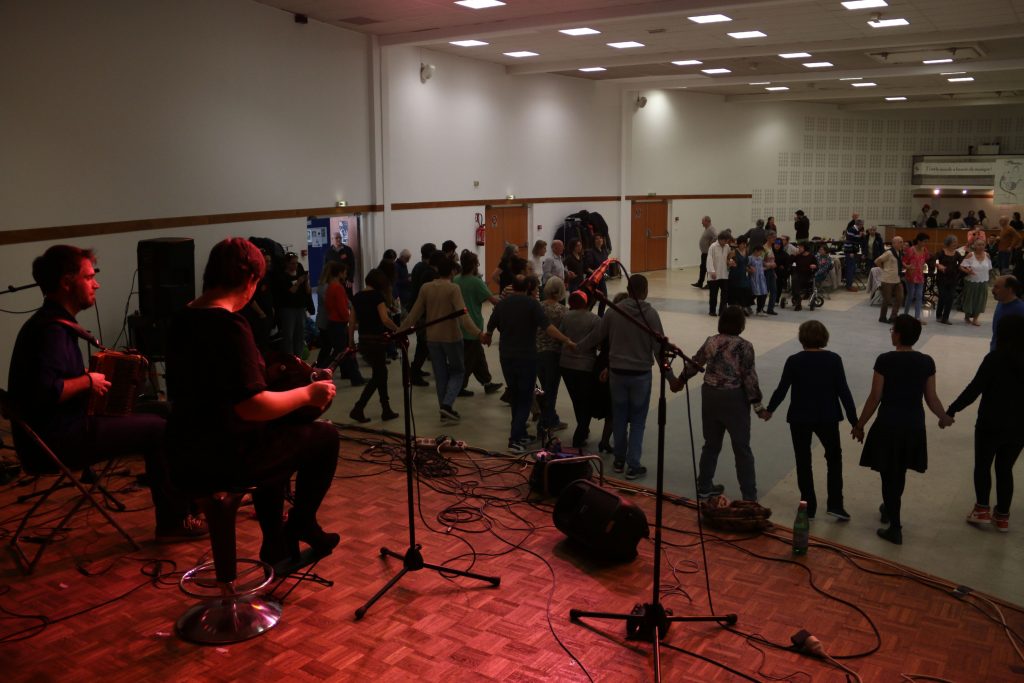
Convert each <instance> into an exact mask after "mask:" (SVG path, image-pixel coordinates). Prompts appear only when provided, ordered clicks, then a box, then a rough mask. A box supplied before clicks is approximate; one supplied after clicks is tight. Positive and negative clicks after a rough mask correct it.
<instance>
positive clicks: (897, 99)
mask: <svg viewBox="0 0 1024 683" xmlns="http://www.w3.org/2000/svg"><path fill="white" fill-rule="evenodd" d="M885 101H886V102H906V101H907V98H906V97H886V98H885Z"/></svg>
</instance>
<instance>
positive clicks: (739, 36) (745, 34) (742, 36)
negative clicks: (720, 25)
mask: <svg viewBox="0 0 1024 683" xmlns="http://www.w3.org/2000/svg"><path fill="white" fill-rule="evenodd" d="M729 37H730V38H735V39H736V40H746V39H747V38H767V37H768V34H767V33H762V32H761V31H737V32H736V33H730V34H729Z"/></svg>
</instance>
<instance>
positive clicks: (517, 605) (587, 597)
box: [0, 431, 1024, 683]
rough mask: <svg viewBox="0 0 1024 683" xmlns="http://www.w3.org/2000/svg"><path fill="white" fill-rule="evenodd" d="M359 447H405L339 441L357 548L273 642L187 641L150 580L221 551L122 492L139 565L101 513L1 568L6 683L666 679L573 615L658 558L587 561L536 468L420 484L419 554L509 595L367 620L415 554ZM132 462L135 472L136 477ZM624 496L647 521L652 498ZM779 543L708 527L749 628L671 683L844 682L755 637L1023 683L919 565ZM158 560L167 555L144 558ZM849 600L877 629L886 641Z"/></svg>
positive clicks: (393, 466) (460, 466)
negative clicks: (491, 580) (21, 566)
mask: <svg viewBox="0 0 1024 683" xmlns="http://www.w3.org/2000/svg"><path fill="white" fill-rule="evenodd" d="M345 434H346V435H347V436H348V437H355V438H359V439H364V440H365V439H368V440H370V441H374V440H375V441H377V442H378V443H380V442H382V441H386V443H387V444H388V445H389V446H391V447H392V448H393V450H392V451H386V450H385V451H381V450H378V451H375V452H372V453H365V452H364V451H365V449H366V448H367V447H368V446H367V444H366V443H361V442H357V441H354V440H351V439H348V438H346V439H344V440H343V441H342V460H341V464H340V466H339V468H338V479H337V481H335V483H334V485H333V488H332V490H331V492H330V494H329V495H328V499H327V501H326V502H325V505H324V507H323V509H322V511H321V521H322V522H323V523H324V526H325V527H326V528H328V529H332V530H337V531H339V532H340V533H341V534H342V543H341V546H340V547H339V548H338V549H337V550H336V551H335V553H334V554H333V555H331V556H330V557H328V558H326V559H325V560H323V561H322V562H321V563H320V564H319V565H318V567H317V568H316V569H317V571H318V572H319V573H320V574H321V575H322V576H323V577H324V578H327V579H330V580H332V581H334V585H333V587H326V586H323V585H318V584H315V583H311V582H303V583H300V584H298V585H297V586H295V588H294V590H293V591H292V592H291V593H290V595H289V596H288V598H287V600H286V603H285V607H284V617H283V620H282V622H281V624H280V625H279V626H278V627H277V628H276V629H274V630H272V631H270V632H269V633H267V634H265V635H264V636H262V637H259V638H256V639H254V640H251V641H248V642H245V643H241V644H237V645H232V646H228V647H222V648H214V647H199V646H195V645H190V644H188V643H185V642H182V641H181V640H179V639H178V638H177V637H175V635H174V632H173V627H174V621H175V619H176V618H177V617H178V616H179V615H180V614H181V613H182V612H184V611H185V609H186V608H187V607H189V606H190V605H191V604H192V599H190V598H188V597H186V596H185V595H183V594H182V593H180V592H179V590H178V588H177V585H176V577H175V576H174V575H170V576H166V577H164V578H163V579H160V580H157V579H154V578H151V577H150V576H148V575H147V574H146V573H145V572H148V573H150V574H152V573H153V572H154V571H156V572H158V573H161V574H163V573H170V572H172V571H174V570H175V569H176V570H177V571H181V570H183V569H186V568H188V567H190V566H192V565H194V564H196V563H198V562H199V561H200V560H202V559H204V558H205V557H206V555H207V552H208V544H207V542H206V541H202V542H194V543H191V544H184V545H175V546H159V545H156V544H155V543H153V542H152V541H151V540H150V539H151V537H152V512H151V510H150V509H149V508H148V504H149V497H148V493H147V492H146V491H145V490H128V491H125V492H123V493H121V494H119V495H120V496H121V497H122V499H123V500H125V502H127V503H128V505H129V508H130V509H131V510H133V511H130V512H126V513H122V514H120V515H119V519H122V520H124V522H125V525H126V527H127V528H128V529H129V531H131V532H132V533H133V534H134V535H135V536H136V538H138V539H139V540H142V541H144V543H143V545H144V547H143V550H142V551H140V552H135V553H127V551H128V550H129V548H128V547H127V546H126V545H125V544H124V543H123V541H119V538H118V537H117V536H116V535H115V534H113V533H111V530H110V529H109V528H108V527H104V526H102V525H100V524H99V515H98V514H96V513H95V512H93V513H91V514H88V515H81V516H79V517H78V518H77V520H76V521H75V522H74V526H75V527H76V528H75V529H73V530H72V531H71V533H70V534H69V536H68V537H67V538H66V539H64V540H62V541H61V542H59V543H56V544H55V545H53V546H52V547H50V548H49V549H48V550H47V552H46V553H45V555H44V557H43V560H42V562H41V564H40V566H39V567H38V569H37V571H36V573H35V574H34V575H33V576H31V577H27V578H26V577H23V576H22V575H21V574H20V573H19V572H18V571H17V569H16V568H15V566H14V562H13V560H12V559H11V557H10V556H9V555H8V554H6V553H4V554H3V557H2V558H0V608H2V614H0V662H2V665H0V670H2V679H3V680H4V681H8V682H12V681H50V680H53V681H57V680H59V681H95V680H104V681H109V682H111V683H115V682H118V681H125V682H128V681H131V682H136V681H191V680H202V681H228V680H276V681H285V680H286V681H356V680H361V681H407V680H422V681H492V680H498V681H519V682H526V681H585V680H587V678H588V674H589V676H590V677H591V678H592V679H593V680H595V681H644V680H652V675H651V668H652V654H651V652H652V649H651V645H650V644H649V643H636V642H626V641H625V638H624V635H625V630H624V626H623V624H621V623H619V622H614V623H613V622H598V621H592V622H590V626H589V627H584V626H581V625H577V624H572V623H570V621H569V618H568V615H569V610H570V609H572V608H579V609H597V610H606V611H615V612H623V611H625V612H628V611H629V610H631V609H632V607H633V605H634V603H637V602H646V601H649V600H650V594H651V581H652V576H651V560H652V557H653V544H652V543H651V542H650V541H643V542H641V546H640V556H639V558H637V559H636V560H635V561H633V562H631V563H627V564H605V563H599V562H595V561H592V560H588V559H586V558H585V557H584V556H583V555H581V554H580V553H579V551H578V550H577V549H576V548H574V547H573V546H572V545H570V544H568V543H567V542H566V541H565V539H564V536H563V535H562V533H561V532H559V531H558V530H557V529H556V528H555V527H554V526H553V525H552V522H551V506H550V504H532V503H528V502H526V498H527V484H526V477H527V476H528V475H529V469H528V467H526V466H524V464H523V461H521V460H514V459H509V458H505V457H486V456H483V455H481V454H477V453H472V452H470V453H452V454H449V457H448V458H446V459H445V460H441V459H431V460H428V461H425V462H424V464H423V470H424V475H425V476H424V477H423V478H422V480H421V483H420V485H419V487H418V491H419V493H420V500H419V506H418V511H419V514H418V520H417V521H418V525H419V530H420V533H419V538H418V540H419V541H420V542H421V543H422V544H423V546H424V548H423V552H424V555H425V558H426V560H427V561H428V562H435V563H439V564H440V563H449V564H450V565H451V566H453V567H457V568H467V567H469V566H470V565H471V564H472V567H473V569H474V570H475V571H478V572H480V573H483V574H492V575H497V576H500V577H501V585H500V587H497V588H493V587H490V586H489V585H487V584H482V583H478V582H475V581H470V580H465V579H458V580H449V579H446V578H444V577H441V576H439V575H438V574H436V573H434V572H431V571H420V572H414V573H410V574H409V575H407V576H406V577H405V578H403V579H402V581H401V582H400V583H399V584H398V585H397V586H396V587H395V588H393V589H392V590H391V591H390V592H389V593H388V594H387V595H385V596H384V597H383V598H382V599H381V600H380V602H378V603H377V604H376V605H375V606H374V607H373V608H372V609H371V610H370V611H369V613H368V614H367V615H366V617H365V618H364V619H363V620H362V621H359V622H356V621H355V620H354V618H353V614H354V611H355V609H356V608H357V607H358V606H359V605H360V604H362V603H363V602H364V601H365V600H366V599H367V598H368V597H369V596H370V595H372V594H373V593H374V592H375V591H376V590H377V589H378V588H379V587H381V586H382V585H383V584H384V582H385V581H386V580H387V579H388V578H390V577H391V576H392V575H393V574H394V572H395V571H397V569H398V567H399V563H398V562H396V561H394V560H387V561H386V560H383V559H381V557H380V555H379V549H380V548H381V547H382V546H388V547H390V548H393V549H396V550H398V551H400V552H403V551H404V550H405V548H406V545H407V543H408V533H407V530H406V529H407V527H406V504H405V477H404V473H403V471H402V469H401V465H400V461H399V460H397V456H398V455H399V453H398V449H397V445H398V444H397V443H396V442H395V441H393V440H388V439H384V438H382V437H376V436H372V435H368V434H365V433H356V432H351V431H350V432H346V433H345ZM130 465H131V467H132V469H133V470H135V471H139V470H141V463H138V462H132V463H130ZM426 475H429V476H426ZM131 481H132V480H131V479H127V478H116V479H113V480H112V481H111V485H112V486H113V487H114V488H124V487H128V488H131V487H130V486H129V485H130V483H131ZM27 490H30V489H26V488H24V487H16V486H14V485H12V484H7V485H4V486H3V487H0V520H2V522H0V528H2V529H3V530H7V534H9V531H10V530H12V529H13V528H14V522H13V521H12V520H14V519H16V515H17V513H19V511H21V510H23V509H24V506H23V505H21V504H16V503H14V502H13V501H14V498H15V497H16V496H17V495H20V494H21V493H24V492H25V491H27ZM624 495H626V496H628V497H629V498H630V499H631V500H634V501H636V503H637V504H638V505H640V506H641V507H642V508H643V509H644V510H645V511H647V513H648V518H649V520H650V521H651V522H652V523H653V520H654V513H653V510H654V500H653V497H652V496H650V495H649V494H648V493H647V492H646V491H643V490H637V491H629V492H626V493H625V494H624ZM665 512H666V514H665V518H666V526H667V530H666V532H665V539H666V541H667V542H668V543H667V545H666V552H665V553H664V556H663V561H664V563H663V567H664V571H663V574H662V584H663V589H664V598H663V601H664V604H665V605H666V606H667V607H669V608H671V609H672V610H673V611H674V613H675V614H676V615H680V616H685V615H695V614H701V613H704V612H707V611H708V595H707V591H706V589H705V583H704V577H703V573H702V572H701V569H702V559H701V552H700V547H699V544H698V543H697V538H696V536H695V530H696V514H695V511H694V510H693V509H692V508H691V507H688V506H686V505H677V504H673V503H668V504H666V506H665ZM790 514H791V511H789V510H785V511H776V519H777V520H778V521H780V522H781V523H782V524H787V523H788V519H787V518H788V517H789V515H790ZM818 523H823V522H818ZM238 532H239V540H238V545H239V551H240V555H242V556H254V555H255V554H256V551H257V549H258V546H259V531H258V528H257V526H256V523H255V521H254V520H253V519H252V518H251V508H243V510H242V512H241V513H240V516H239V524H238ZM776 533H777V537H771V536H760V537H757V538H745V537H742V536H739V535H729V534H717V535H716V534H706V538H707V540H708V543H707V546H706V548H707V557H708V564H709V566H710V576H711V587H712V591H713V599H714V605H715V608H716V609H717V611H718V612H719V613H729V612H735V613H736V614H738V615H739V622H738V624H737V626H736V630H735V631H730V630H727V629H725V628H722V627H720V626H717V625H715V624H675V625H673V626H672V628H671V630H670V632H669V634H668V636H667V638H666V639H665V641H664V645H663V646H662V649H661V653H662V671H663V675H664V677H665V680H666V681H733V680H751V679H752V680H779V678H780V677H786V676H788V677H789V678H788V680H791V681H843V680H846V679H844V674H843V673H842V672H841V671H839V670H838V669H837V668H836V667H835V666H833V665H831V664H830V663H828V662H825V661H823V660H820V659H814V658H809V657H806V656H802V655H799V654H796V653H794V652H789V651H782V650H779V649H774V648H771V647H766V646H764V645H758V644H757V643H756V642H754V641H753V640H751V639H749V638H747V637H746V635H747V634H759V635H760V636H761V637H763V638H764V639H767V640H769V641H772V642H774V643H778V644H788V643H789V637H790V636H791V635H792V634H794V633H795V632H797V631H799V630H800V629H802V628H803V629H807V630H809V631H811V632H812V633H813V634H815V635H816V636H817V637H818V638H819V639H820V640H821V641H822V643H823V644H824V646H825V648H826V650H827V651H828V652H829V653H830V654H832V655H834V656H837V657H843V656H845V655H857V654H860V653H871V654H866V655H865V656H861V657H857V658H853V659H841V661H842V662H843V663H844V664H845V665H847V666H848V667H850V668H851V669H852V670H854V671H856V672H858V673H859V675H860V677H861V679H862V680H863V681H866V682H867V681H901V680H905V679H902V678H901V677H900V674H901V673H906V674H924V675H929V676H933V677H940V678H943V679H947V680H950V681H958V682H961V683H973V682H978V681H1020V680H1022V675H1024V673H1022V672H1024V669H1022V668H1021V666H1022V665H1024V661H1021V659H1019V657H1018V655H1017V654H1016V653H1015V652H1014V649H1013V647H1012V646H1011V641H1010V639H1009V637H1008V636H1007V633H1006V632H1005V631H1004V629H1003V627H1002V626H1001V625H1000V624H999V623H997V621H998V616H996V613H995V611H994V610H993V607H992V606H991V604H989V603H986V602H984V601H982V600H981V599H980V598H977V597H975V596H973V595H971V596H969V597H967V598H965V599H960V598H957V597H955V596H953V595H951V593H950V591H949V590H947V589H945V588H943V587H942V586H941V585H940V584H937V583H931V584H928V583H922V582H919V581H916V580H913V579H912V578H910V577H911V574H912V573H911V572H910V571H909V570H906V569H903V568H900V567H896V566H894V565H886V564H882V563H881V562H879V561H875V560H872V559H871V558H866V557H864V556H858V557H854V556H852V555H850V554H844V551H843V550H842V549H834V548H826V547H824V546H816V547H812V548H811V550H810V552H809V554H808V555H807V556H806V557H805V558H802V559H800V560H798V561H796V562H793V561H792V558H791V554H790V549H789V546H788V536H789V531H788V529H786V528H780V529H777V530H776ZM7 541H8V538H7V536H6V535H5V537H4V541H3V542H4V543H5V544H6V543H7ZM153 559H159V560H162V561H163V562H161V563H159V564H154V563H152V562H147V560H153ZM812 581H813V585H814V586H816V587H817V589H818V591H820V592H817V591H816V590H815V588H814V587H812V584H811V582H812ZM290 586H291V584H290V582H289V583H286V584H285V586H283V587H282V589H281V590H279V591H278V593H279V594H280V593H282V592H284V590H287V589H288V588H289V587H290ZM854 606H856V607H857V608H859V609H861V610H863V612H864V615H866V616H867V617H870V620H871V622H873V623H874V626H875V627H876V628H877V637H876V635H875V633H874V632H873V630H872V626H871V623H870V622H869V621H868V620H867V619H866V618H865V616H864V615H862V614H861V613H859V612H858V611H857V610H856V609H855V607H854ZM90 608H91V609H90ZM87 609H89V611H87V612H85V613H84V614H80V615H77V616H74V615H75V614H76V613H77V612H80V611H82V610H87ZM1001 611H1002V613H1003V614H1005V615H1006V619H1007V620H1008V622H1009V624H1010V626H1011V627H1012V628H1014V629H1016V631H1017V632H1018V633H1024V613H1022V612H1021V611H1020V609H1019V608H1015V607H1013V606H1007V605H1002V610H1001ZM19 615H20V616H19ZM33 615H39V616H33ZM987 615H988V616H987ZM989 617H994V618H989ZM570 653H571V654H570ZM697 655H699V657H698V656H697ZM574 657H575V658H576V661H574V659H573V658H574ZM716 663H717V664H716ZM719 664H720V665H723V666H725V667H729V668H731V669H733V670H735V671H737V672H742V673H743V674H745V675H746V676H747V677H749V678H743V677H741V676H739V675H737V674H736V673H732V672H730V671H728V670H727V669H725V668H722V666H719ZM851 680H852V679H851ZM921 680H924V679H921Z"/></svg>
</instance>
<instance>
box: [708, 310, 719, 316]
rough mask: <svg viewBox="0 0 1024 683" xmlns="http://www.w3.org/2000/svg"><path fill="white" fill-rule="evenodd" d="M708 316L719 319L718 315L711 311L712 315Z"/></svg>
mask: <svg viewBox="0 0 1024 683" xmlns="http://www.w3.org/2000/svg"><path fill="white" fill-rule="evenodd" d="M708 315H710V316H711V317H712V318H717V317H718V314H717V313H715V312H714V311H711V312H710V313H708Z"/></svg>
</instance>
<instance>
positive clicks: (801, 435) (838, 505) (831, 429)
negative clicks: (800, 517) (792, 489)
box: [789, 422, 843, 515]
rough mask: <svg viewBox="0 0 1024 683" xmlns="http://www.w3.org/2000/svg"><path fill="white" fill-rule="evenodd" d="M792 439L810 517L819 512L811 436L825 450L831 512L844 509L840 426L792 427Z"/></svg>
mask: <svg viewBox="0 0 1024 683" xmlns="http://www.w3.org/2000/svg"><path fill="white" fill-rule="evenodd" d="M789 435H790V437H792V439H793V455H794V456H795V458H796V483H797V486H798V487H799V488H800V498H801V499H802V500H805V501H807V511H808V514H811V515H813V514H814V511H815V510H817V508H818V499H817V497H816V496H815V495H814V472H813V468H812V465H811V436H812V435H816V436H817V437H818V439H819V440H820V441H821V445H822V446H824V447H825V463H826V466H827V467H828V502H827V503H826V504H827V506H828V509H829V510H842V509H843V448H842V446H841V445H840V442H839V423H838V422H820V423H817V424H799V423H790V425H789Z"/></svg>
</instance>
